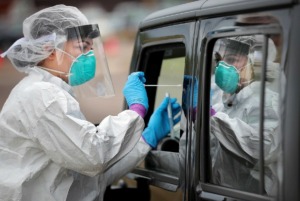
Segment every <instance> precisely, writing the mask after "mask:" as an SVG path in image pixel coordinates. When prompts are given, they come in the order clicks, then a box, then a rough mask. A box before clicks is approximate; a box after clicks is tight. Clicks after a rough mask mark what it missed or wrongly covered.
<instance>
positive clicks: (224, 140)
mask: <svg viewBox="0 0 300 201" xmlns="http://www.w3.org/2000/svg"><path fill="white" fill-rule="evenodd" d="M288 12H289V11H288V10H285V9H283V10H277V11H268V12H260V13H247V14H240V15H228V16H224V17H218V18H211V19H205V20H202V21H201V28H200V30H199V37H198V38H199V43H200V44H199V45H198V48H199V49H198V52H199V53H198V54H197V58H198V61H197V63H199V65H198V71H197V73H196V76H197V77H198V78H199V80H202V86H201V89H200V90H199V99H198V100H199V104H198V109H199V110H198V114H197V115H196V121H195V122H196V132H197V135H196V136H198V139H197V142H199V144H198V146H197V147H199V149H198V150H197V153H196V156H197V157H196V160H197V161H196V164H198V167H199V168H196V173H195V175H196V177H197V181H196V184H195V186H196V187H195V188H194V192H193V193H195V194H197V196H196V197H197V200H275V199H277V198H278V197H279V189H280V185H282V183H281V182H282V167H283V165H282V144H281V143H282V141H281V139H282V136H283V134H282V132H281V127H282V119H281V117H282V114H283V113H282V110H280V108H283V106H284V105H283V101H282V100H283V99H282V96H283V94H284V93H285V86H286V82H285V80H286V70H287V69H286V66H285V62H286V56H287V51H286V49H287V44H288V41H289V39H288V38H289V30H290V23H289V16H290V15H289V14H288ZM237 55H239V56H237ZM241 55H243V56H241ZM239 62H240V63H239ZM241 63H243V64H241ZM245 69H248V70H245ZM229 72H230V73H229ZM231 73H233V74H231ZM234 83H235V84H234ZM231 87H233V88H231Z"/></svg>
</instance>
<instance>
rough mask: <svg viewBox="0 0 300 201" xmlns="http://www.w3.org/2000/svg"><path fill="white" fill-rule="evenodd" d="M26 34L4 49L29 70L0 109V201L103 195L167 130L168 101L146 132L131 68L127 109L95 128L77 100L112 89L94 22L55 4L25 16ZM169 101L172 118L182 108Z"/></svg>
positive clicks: (84, 199) (142, 95) (139, 77)
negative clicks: (91, 22)
mask: <svg viewBox="0 0 300 201" xmlns="http://www.w3.org/2000/svg"><path fill="white" fill-rule="evenodd" d="M23 34H24V37H23V38H21V39H19V40H18V41H16V42H15V43H14V44H13V45H12V46H11V47H10V48H9V49H8V50H7V51H6V52H4V53H3V54H2V55H1V56H2V57H8V58H9V60H10V61H11V62H12V64H13V66H14V67H15V68H16V69H17V70H19V71H21V72H25V73H27V74H28V76H27V77H25V78H24V79H23V80H21V81H20V83H19V84H17V85H16V86H15V88H14V89H13V90H12V92H11V94H10V95H9V97H8V99H7V101H6V103H5V104H4V106H3V109H2V111H1V113H0V138H1V140H0V200H5V201H12V200H22V201H35V200H38V201H41V200H44V201H46V200H47V201H51V200H55V201H65V200H72V201H74V200H80V201H94V200H102V199H103V194H104V191H105V188H106V186H107V185H109V184H111V183H112V182H114V181H115V180H116V179H119V178H120V177H122V176H124V174H126V173H127V172H128V171H130V170H131V169H132V168H134V167H135V166H136V165H137V164H138V163H139V162H140V161H142V160H143V158H144V157H145V155H146V154H147V153H148V151H149V150H150V149H151V148H155V147H156V146H157V143H158V141H159V140H160V139H162V138H163V137H164V136H166V135H167V134H168V132H169V130H170V127H169V124H168V123H164V122H168V118H167V105H168V101H169V99H167V98H165V99H164V100H163V102H162V104H161V105H160V107H159V108H158V109H157V110H156V111H154V113H153V114H152V116H151V118H150V121H149V123H148V127H147V128H146V129H145V130H144V120H143V117H144V116H145V114H146V112H147V109H148V98H147V94H146V91H145V88H144V82H145V81H146V80H145V78H144V74H143V73H142V72H135V73H133V74H131V75H130V76H129V77H128V80H127V82H126V84H125V87H124V89H123V93H124V96H125V99H126V101H127V104H128V106H129V109H128V110H125V111H123V112H121V113H120V114H118V115H117V116H108V117H106V118H105V119H104V120H103V121H102V122H100V123H99V125H98V126H95V125H94V124H93V123H91V122H89V121H87V120H86V119H85V117H84V115H83V113H82V112H81V111H80V107H79V103H78V102H77V99H78V98H85V97H99V96H111V95H113V94H114V90H113V86H112V82H111V77H110V73H109V70H108V68H107V65H106V59H105V55H104V51H103V46H102V43H101V39H100V31H99V28H98V26H97V25H95V24H94V25H92V24H89V22H88V20H87V18H86V17H85V16H84V15H83V14H82V13H81V12H80V11H79V10H78V9H77V8H75V7H70V6H65V5H57V6H53V7H49V8H46V9H43V10H41V11H39V12H37V13H35V14H33V15H32V16H30V17H28V18H27V19H25V20H24V23H23ZM171 102H172V109H173V114H174V116H175V115H176V114H177V113H178V112H179V111H180V106H179V105H178V103H177V102H176V100H175V99H172V100H171ZM95 110H98V111H99V112H101V106H96V105H95ZM178 121H179V119H176V118H174V124H175V123H178ZM162 123H163V125H161V124H162Z"/></svg>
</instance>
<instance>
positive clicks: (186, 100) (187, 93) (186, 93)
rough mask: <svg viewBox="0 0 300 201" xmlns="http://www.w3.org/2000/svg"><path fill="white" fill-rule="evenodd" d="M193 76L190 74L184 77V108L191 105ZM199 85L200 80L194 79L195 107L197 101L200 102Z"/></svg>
mask: <svg viewBox="0 0 300 201" xmlns="http://www.w3.org/2000/svg"><path fill="white" fill-rule="evenodd" d="M192 79H193V77H192V76H190V75H185V76H184V79H183V95H182V97H183V99H182V107H183V109H184V110H187V108H188V107H189V100H190V98H191V94H190V93H191V90H192V89H191V87H190V86H191V84H192V81H193V80H192ZM198 85H199V82H198V80H197V79H196V78H195V80H194V85H193V96H194V98H193V108H196V107H197V102H198Z"/></svg>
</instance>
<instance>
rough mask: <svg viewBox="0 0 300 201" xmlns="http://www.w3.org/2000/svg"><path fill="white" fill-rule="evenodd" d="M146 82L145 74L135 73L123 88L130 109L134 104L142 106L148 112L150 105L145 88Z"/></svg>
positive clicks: (129, 77)
mask: <svg viewBox="0 0 300 201" xmlns="http://www.w3.org/2000/svg"><path fill="white" fill-rule="evenodd" d="M145 82H146V79H145V77H144V72H134V73H131V74H130V75H129V76H128V79H127V82H126V83H125V86H124V88H123V94H124V96H125V99H126V102H127V104H128V106H129V107H130V106H131V105H133V104H141V105H143V106H144V107H145V109H146V111H147V110H148V108H149V105H148V96H147V92H146V89H145V86H144V83H145Z"/></svg>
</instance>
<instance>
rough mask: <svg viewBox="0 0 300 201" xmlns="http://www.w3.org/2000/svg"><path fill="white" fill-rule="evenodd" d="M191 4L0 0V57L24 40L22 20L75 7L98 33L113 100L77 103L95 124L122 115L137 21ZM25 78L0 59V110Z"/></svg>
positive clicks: (137, 0)
mask: <svg viewBox="0 0 300 201" xmlns="http://www.w3.org/2000/svg"><path fill="white" fill-rule="evenodd" d="M190 1H192V0H84V1H78V0H50V1H49V0H0V53H1V52H4V51H6V50H7V49H8V48H9V47H10V45H11V44H12V43H14V42H15V41H16V40H17V39H19V38H21V37H23V33H22V23H23V20H24V19H25V18H26V17H28V16H30V15H31V14H33V13H35V12H36V11H38V10H40V9H43V8H45V7H49V6H53V5H56V4H65V5H71V6H76V7H78V8H79V9H80V10H81V11H82V12H83V13H84V14H85V15H86V16H87V18H88V19H89V20H90V22H91V23H97V24H98V25H99V27H100V30H101V35H102V39H103V43H104V48H105V52H106V56H107V61H108V65H109V68H110V72H111V75H112V79H113V83H114V88H115V94H116V95H115V96H114V97H111V98H105V99H104V98H98V99H91V100H89V101H88V102H86V103H83V102H80V104H81V109H82V111H83V112H84V114H85V115H86V118H87V119H88V120H89V121H91V122H93V123H95V124H98V123H99V122H100V121H101V120H102V119H103V118H104V117H105V116H107V115H116V114H118V113H119V112H120V111H122V108H123V103H124V98H123V95H122V88H123V85H124V83H125V81H126V79H127V75H128V72H129V66H130V61H131V55H132V52H133V46H134V40H135V36H136V33H137V29H138V26H139V23H140V21H141V20H142V19H143V18H144V17H146V16H147V15H148V14H150V13H151V12H154V11H156V10H160V9H163V8H167V7H171V6H175V5H179V4H182V3H187V2H190ZM24 76H25V74H22V73H19V72H18V71H17V70H16V69H15V68H13V67H12V66H11V64H10V62H9V60H8V59H2V58H1V57H0V93H1V96H0V110H1V109H2V106H3V104H4V102H5V100H6V99H7V97H8V95H9V93H10V91H11V89H12V88H13V87H14V86H15V85H16V84H17V83H18V81H19V80H20V79H22V78H23V77H24Z"/></svg>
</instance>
